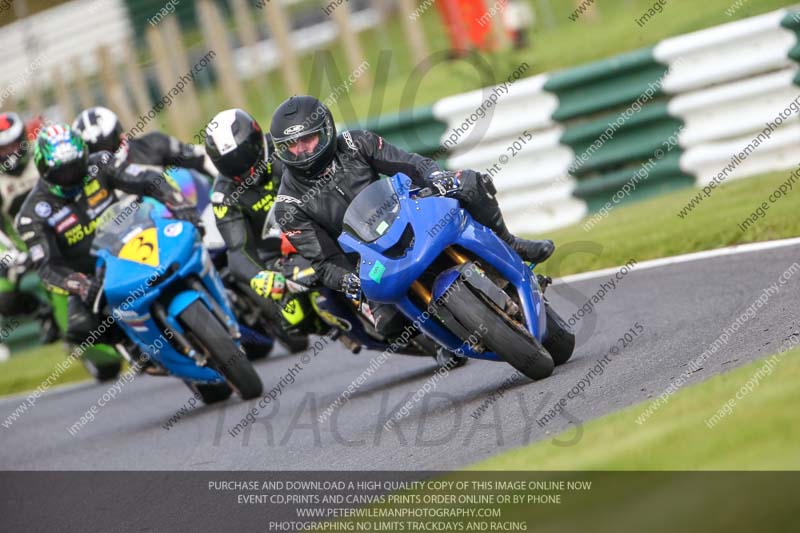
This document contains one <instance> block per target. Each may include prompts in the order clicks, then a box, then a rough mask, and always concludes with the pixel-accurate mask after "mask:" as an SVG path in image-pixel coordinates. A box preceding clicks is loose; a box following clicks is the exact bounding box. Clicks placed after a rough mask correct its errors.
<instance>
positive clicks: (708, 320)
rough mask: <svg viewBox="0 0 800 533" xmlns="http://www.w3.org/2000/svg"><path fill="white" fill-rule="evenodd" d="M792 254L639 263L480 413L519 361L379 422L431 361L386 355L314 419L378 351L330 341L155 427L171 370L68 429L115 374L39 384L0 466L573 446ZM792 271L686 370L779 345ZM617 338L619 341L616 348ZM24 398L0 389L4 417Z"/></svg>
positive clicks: (728, 362) (177, 396)
mask: <svg viewBox="0 0 800 533" xmlns="http://www.w3.org/2000/svg"><path fill="white" fill-rule="evenodd" d="M797 260H800V245H792V246H788V247H783V248H774V249H770V250H762V251H755V252H748V253H742V254H737V255H730V256H723V257H711V258H707V259H702V260H698V261H693V262H689V263H683V264H674V265H667V266H662V267H657V268H650V269H642V270H639V271H637V270H636V268H634V269H633V270H632V271H631V272H630V273H629V274H627V275H626V276H625V277H624V278H623V279H622V280H617V287H616V288H615V289H614V290H611V291H609V292H608V293H607V294H605V297H604V299H603V301H602V302H600V303H599V304H598V305H597V306H596V308H595V309H594V311H593V312H591V313H589V314H587V315H585V316H584V317H583V319H582V320H581V321H580V322H579V323H578V325H577V326H576V329H577V332H578V348H577V349H576V353H575V355H574V357H573V359H572V360H571V361H570V362H569V363H568V364H566V365H564V366H562V367H558V368H557V369H556V371H555V373H554V374H553V376H552V377H550V378H548V379H546V380H543V381H540V382H535V383H534V382H530V381H528V380H521V381H519V382H517V383H515V384H513V385H512V386H511V388H509V389H507V390H506V391H505V393H504V394H503V396H502V397H498V398H497V399H496V401H495V402H494V403H492V404H491V405H490V406H488V407H487V408H486V410H485V412H484V413H483V414H482V415H481V416H477V415H476V416H473V414H474V413H475V410H476V409H478V408H479V407H480V406H481V404H482V403H484V402H486V400H487V399H489V398H490V395H491V393H492V392H493V391H495V390H496V389H497V388H498V387H500V386H501V385H502V384H503V383H504V382H505V381H506V380H507V379H508V378H509V377H510V376H512V375H513V374H514V370H513V369H512V368H511V367H510V366H508V365H506V364H502V363H491V362H482V361H471V362H470V363H469V364H468V365H467V366H465V367H463V368H458V369H455V370H453V371H451V372H450V375H449V376H446V377H444V378H442V379H440V380H439V381H438V383H437V385H436V388H435V390H434V391H433V392H431V393H429V394H427V395H426V396H424V397H423V398H422V399H421V400H420V401H419V402H418V403H416V404H415V405H414V406H413V408H412V409H411V410H410V412H409V414H408V415H407V416H405V417H404V418H402V419H401V421H400V422H399V423H398V424H397V425H396V426H395V427H394V428H392V429H389V430H385V429H384V427H383V426H384V423H385V422H386V420H388V418H389V416H391V415H390V413H392V412H393V411H395V410H398V409H400V408H401V407H402V406H403V404H405V403H406V401H408V400H410V399H411V398H412V396H413V395H414V394H415V393H416V392H417V390H419V389H420V387H422V386H423V385H424V384H425V383H426V380H428V379H429V378H430V377H431V376H432V375H433V372H434V370H435V369H436V367H435V365H434V364H433V361H431V360H428V359H427V358H419V357H408V356H392V357H391V358H390V359H389V360H388V361H387V362H386V363H385V364H384V365H383V366H381V367H380V368H379V369H378V370H377V371H376V372H375V374H374V375H373V376H371V377H370V378H369V379H367V380H366V381H365V382H364V384H363V385H362V386H361V387H360V388H359V389H358V390H357V391H356V392H355V393H354V394H353V396H352V398H351V399H350V401H349V402H347V403H345V404H344V405H343V406H342V407H340V408H339V410H338V411H336V413H335V414H334V415H333V416H332V417H330V418H328V419H327V420H325V421H323V422H319V421H318V420H317V418H318V416H319V415H320V414H321V413H322V412H323V410H324V409H325V408H326V407H327V406H328V405H330V403H331V402H332V401H333V400H334V399H335V398H336V397H338V396H339V395H340V394H341V393H342V392H343V391H344V390H345V389H347V387H348V386H349V385H350V384H351V382H353V380H355V379H356V378H357V377H358V376H359V374H360V373H361V372H362V371H363V369H364V368H366V367H367V366H368V365H369V361H370V358H372V357H374V356H377V355H378V353H376V352H362V353H361V354H359V355H352V354H350V353H349V352H347V351H346V350H344V349H343V348H342V347H341V345H339V344H337V343H332V342H329V343H328V345H327V346H325V347H324V348H323V349H322V351H321V353H320V354H319V355H317V356H316V357H310V358H309V362H308V363H307V364H303V365H302V367H301V370H300V371H299V373H297V375H296V378H295V379H296V381H295V382H294V383H293V384H286V385H285V386H284V387H283V389H282V391H281V394H280V396H278V400H277V401H275V402H270V403H269V404H268V405H267V406H266V407H265V408H264V409H260V410H258V405H257V404H258V400H255V401H251V402H247V403H243V402H241V401H239V400H238V399H234V398H232V399H231V400H229V401H227V402H225V403H224V404H222V405H217V406H210V407H205V406H198V407H196V408H195V409H193V410H192V411H191V412H189V413H188V414H187V415H186V416H184V417H183V418H182V419H180V420H178V421H177V422H176V423H175V424H174V425H173V426H172V427H171V428H170V429H169V430H167V429H165V428H164V427H163V426H164V425H165V424H167V422H168V420H169V419H170V417H172V416H173V415H175V413H176V412H177V411H178V410H179V409H180V408H181V407H182V406H184V405H185V404H186V403H187V401H188V400H189V398H190V392H189V390H188V389H187V388H186V387H185V386H184V385H183V384H182V383H181V382H180V381H177V380H175V379H168V378H155V377H151V376H139V377H137V378H136V379H135V380H134V381H133V382H131V383H127V384H124V386H123V387H122V389H121V392H120V393H119V394H118V396H117V397H116V398H115V399H113V400H112V401H111V402H109V403H108V404H107V405H106V406H105V407H103V408H102V409H100V410H99V411H98V414H97V415H96V419H95V420H94V421H93V422H91V423H88V424H87V425H86V426H85V427H83V428H81V429H80V431H78V432H77V433H76V435H74V436H73V435H72V434H71V433H70V432H69V431H68V429H67V428H68V427H70V426H71V425H72V424H74V423H75V422H76V421H77V420H78V419H79V418H80V416H81V415H82V414H83V413H85V412H86V411H87V410H88V409H89V408H90V407H91V406H92V405H93V404H95V403H96V402H97V401H98V398H100V397H101V396H102V395H103V393H105V392H106V391H107V389H108V388H109V387H110V386H111V385H110V384H104V385H100V384H95V383H87V384H80V385H77V386H71V387H65V388H60V389H56V390H53V391H50V392H48V393H46V394H45V395H44V396H43V397H41V398H40V399H39V400H38V402H37V404H36V405H35V407H33V408H31V409H29V410H28V412H26V413H25V414H24V415H23V416H22V417H21V418H20V419H19V420H17V421H16V422H14V424H13V425H12V426H11V427H10V428H8V429H7V428H5V427H0V435H2V452H0V469H3V470H39V469H47V470H51V469H53V470H72V469H85V470H117V469H120V470H140V469H145V470H147V469H155V470H161V469H164V470H174V469H177V470H183V469H190V470H204V469H208V470H248V469H253V470H305V469H309V470H320V469H323V470H325V469H331V470H348V469H360V470H375V469H381V470H398V469H423V470H425V469H431V470H434V469H435V470H440V469H452V468H459V467H463V466H467V465H469V464H471V463H474V462H476V461H479V460H481V459H484V458H486V457H489V456H492V455H494V454H496V453H498V452H499V451H500V450H503V449H510V448H514V447H518V446H521V445H524V444H527V443H530V442H534V441H539V440H543V439H552V438H553V436H554V435H556V434H557V433H559V432H560V431H562V430H564V429H570V428H571V429H570V432H569V433H567V434H566V436H564V437H561V439H562V442H561V444H560V445H569V444H570V442H571V441H574V440H575V439H577V438H580V435H581V432H582V431H583V430H582V428H576V427H575V425H576V424H577V425H579V426H580V425H581V424H582V422H585V421H588V420H591V419H594V418H597V417H599V416H602V415H604V414H606V413H609V412H612V411H616V410H618V409H621V408H623V407H625V406H628V405H630V404H633V403H637V402H641V401H644V400H647V399H648V398H656V397H657V396H658V395H659V394H661V393H662V392H663V391H664V390H665V389H666V388H667V387H668V386H669V385H670V383H671V382H672V380H673V379H674V378H676V377H678V376H679V375H680V374H681V373H682V372H684V371H685V370H686V368H687V365H688V363H689V362H690V361H692V360H693V359H695V358H697V357H698V356H699V355H700V354H701V353H702V352H703V350H705V349H706V348H707V347H708V345H709V344H710V343H711V342H713V341H714V340H715V339H716V338H717V337H718V335H719V334H720V333H721V332H722V330H723V329H724V328H726V327H728V326H730V325H731V323H732V322H734V321H735V320H736V319H737V317H739V316H740V315H741V314H742V312H743V311H744V310H745V309H747V308H748V307H749V306H750V305H751V304H753V302H754V301H755V300H756V299H757V298H758V297H759V296H760V295H762V294H763V291H764V289H765V288H766V287H768V286H770V285H772V284H775V283H777V281H778V278H779V276H781V274H783V273H784V272H785V271H786V270H787V268H788V267H789V266H790V265H792V263H794V262H795V261H797ZM795 275H796V276H798V275H800V272H798V273H797V274H795ZM612 276H613V275H611V276H603V277H599V278H596V279H587V280H583V281H580V282H575V283H570V284H568V285H556V286H553V287H551V288H550V289H549V290H548V296H549V298H550V300H551V302H552V303H553V305H554V306H555V307H556V309H558V310H559V311H560V312H561V314H562V316H564V317H565V318H568V317H569V316H571V315H572V313H574V312H575V311H576V310H577V309H578V308H579V307H581V306H582V305H583V304H584V302H585V301H586V300H587V299H589V298H590V297H591V296H592V295H594V294H596V293H597V292H598V290H600V286H601V283H607V281H608V279H609V278H610V277H612ZM798 280H800V277H798V278H796V279H791V280H789V281H788V282H787V283H786V284H785V285H782V286H780V290H779V291H778V292H777V294H772V295H770V296H769V300H768V301H767V303H766V305H765V306H764V307H763V308H761V309H760V310H758V312H757V313H756V314H755V316H754V317H753V318H751V319H749V320H747V321H746V322H745V323H744V325H743V326H742V327H741V328H739V329H738V331H737V332H736V333H735V334H734V335H733V336H732V337H731V339H730V340H729V341H728V343H727V345H726V346H725V347H724V348H722V349H721V350H720V351H719V352H717V353H716V354H715V355H714V356H712V357H710V358H709V359H708V360H706V361H705V363H704V364H703V365H702V366H703V368H702V369H700V370H698V371H697V372H695V373H693V374H692V376H691V378H690V382H696V381H701V380H704V379H707V378H708V377H710V376H711V375H713V374H717V373H720V372H724V371H727V370H730V369H732V368H734V367H736V366H740V365H742V364H744V363H746V362H748V361H750V360H753V359H757V358H760V357H764V356H767V355H769V354H771V353H775V352H777V351H778V349H779V347H780V345H781V343H782V342H784V341H785V340H786V339H787V338H789V337H790V336H791V335H798V334H800V316H798V313H797V309H798V307H797V302H798V301H800V288H798V283H797V281H798ZM636 323H638V324H639V325H640V328H637V327H636V326H635V324H636ZM631 328H634V330H636V329H643V332H642V333H641V334H640V335H638V336H637V337H635V338H634V339H633V341H632V342H630V343H629V345H628V346H626V347H624V348H623V347H622V343H621V342H620V341H619V339H620V338H621V337H622V336H623V335H624V334H625V333H626V332H628V331H629V330H630V329H631ZM612 348H613V349H614V350H616V349H617V348H618V349H619V350H618V353H613V354H612ZM609 354H611V355H609ZM607 355H608V356H609V357H608V361H609V362H608V364H607V365H605V371H604V372H603V374H602V375H599V376H597V377H594V378H593V379H591V381H590V383H589V384H588V385H586V386H585V388H584V391H583V393H582V395H580V396H578V397H573V398H571V399H568V400H567V403H566V407H565V413H564V414H562V415H559V416H557V417H556V418H554V419H553V420H551V421H549V422H548V423H546V424H544V427H540V425H539V424H537V422H536V419H537V418H539V417H541V416H543V415H544V413H545V412H547V411H548V410H549V409H550V408H551V407H552V406H553V404H554V403H556V402H558V400H559V399H560V398H562V397H564V396H565V395H566V394H567V392H568V391H570V390H571V389H573V388H574V387H575V386H576V384H578V383H579V382H580V381H581V380H582V379H583V378H585V377H586V375H587V373H588V372H589V370H590V369H592V367H594V366H596V364H597V361H598V360H599V359H601V358H603V357H606V356H607ZM299 361H300V356H289V355H285V354H284V353H280V352H276V353H275V354H273V356H271V357H270V358H269V359H268V360H266V361H262V362H259V363H257V370H258V372H259V373H260V375H261V377H262V379H263V381H264V388H265V392H269V390H270V389H272V388H273V387H274V386H276V384H277V383H278V382H279V381H280V380H281V378H282V377H283V376H284V375H286V373H287V371H288V369H289V368H290V367H292V366H293V365H295V363H298V362H299ZM284 383H286V380H284ZM584 384H585V383H584ZM429 388H430V386H429ZM20 401H21V399H20V397H15V398H9V399H4V400H1V401H0V419H2V420H5V417H6V416H8V414H9V413H11V411H13V410H14V408H16V407H17V406H18V405H19V403H20ZM253 407H255V408H256V409H257V410H258V411H257V412H256V414H254V415H253V416H252V418H254V419H255V423H254V424H251V425H249V426H248V427H247V428H246V429H244V430H243V431H241V432H240V433H239V434H238V435H237V436H235V437H234V436H231V435H230V433H229V430H230V429H231V428H233V426H235V425H236V424H238V423H239V422H240V421H241V420H242V418H243V417H244V416H245V415H246V414H247V412H248V411H249V410H250V409H251V408H253ZM476 418H477V420H476ZM554 445H555V444H554Z"/></svg>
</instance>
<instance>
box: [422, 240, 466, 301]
mask: <svg viewBox="0 0 800 533" xmlns="http://www.w3.org/2000/svg"><path fill="white" fill-rule="evenodd" d="M444 253H446V254H447V257H449V258H450V259H452V260H453V261H454V262H455V263H456V264H457V265H463V264H464V263H466V262H468V261H469V259H468V258H467V257H465V256H464V255H463V254H461V253H459V252H457V251H456V250H454V249H453V248H451V247H447V248H445V250H444ZM411 290H412V291H413V292H414V294H415V295H416V296H417V297H418V298H419V299H420V300H422V301H423V302H424V303H425V304H426V305H427V304H430V303H431V300H433V295H432V294H431V291H429V290H428V289H427V287H425V286H424V285H423V284H422V283H420V282H419V280H417V281H415V282H414V283H412V284H411Z"/></svg>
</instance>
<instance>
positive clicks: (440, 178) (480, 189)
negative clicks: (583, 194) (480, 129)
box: [270, 96, 554, 338]
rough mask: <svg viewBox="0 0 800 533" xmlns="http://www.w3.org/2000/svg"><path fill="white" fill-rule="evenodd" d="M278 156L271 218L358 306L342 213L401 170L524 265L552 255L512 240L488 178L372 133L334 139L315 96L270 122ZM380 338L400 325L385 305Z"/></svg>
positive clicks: (543, 245) (544, 246)
mask: <svg viewBox="0 0 800 533" xmlns="http://www.w3.org/2000/svg"><path fill="white" fill-rule="evenodd" d="M270 133H271V135H272V139H273V142H274V143H275V155H276V156H277V157H278V158H279V159H280V160H281V161H283V164H284V165H285V170H284V173H283V179H282V183H281V187H280V190H279V192H278V198H277V203H276V207H275V209H276V212H275V216H276V218H277V220H278V223H279V224H280V226H281V229H283V231H284V232H285V233H286V235H287V237H288V239H289V241H290V242H291V243H292V244H293V245H294V247H295V248H296V249H297V250H298V252H299V253H300V254H302V255H303V256H305V257H306V258H308V259H309V260H310V261H311V264H312V266H313V267H314V269H315V270H316V271H317V273H318V275H319V276H320V278H321V280H322V282H323V283H324V284H325V285H326V286H327V287H330V288H331V289H335V290H338V291H341V292H343V293H345V295H347V296H348V297H349V298H352V299H354V300H357V299H359V298H360V295H361V282H360V279H359V277H358V275H357V274H355V273H354V268H353V265H352V264H351V263H350V262H349V261H348V259H347V258H346V257H345V255H344V253H343V251H342V250H341V248H339V246H338V244H337V238H338V236H339V234H340V233H341V230H342V220H343V218H344V214H345V211H346V209H347V207H348V205H349V204H350V202H351V201H352V200H353V198H355V196H356V195H357V194H358V193H359V192H360V191H361V190H363V189H364V188H365V187H366V186H367V185H369V184H370V183H372V182H374V181H376V180H378V179H379V174H385V175H388V176H391V175H394V174H395V173H398V172H402V173H404V174H406V175H408V176H409V177H410V178H411V179H412V181H413V183H414V185H416V186H418V187H428V186H431V187H433V188H435V190H437V191H438V192H439V194H441V195H445V196H451V197H453V198H456V199H458V200H459V201H460V202H461V204H462V205H463V206H464V207H465V208H466V209H467V211H468V212H469V213H470V214H471V215H472V216H473V217H474V218H475V220H476V221H478V222H479V223H481V224H483V225H485V226H487V227H489V228H491V229H492V230H494V231H495V233H497V235H498V236H499V237H500V238H501V239H503V240H504V241H505V242H506V243H508V244H509V245H510V246H511V247H512V248H513V249H514V250H515V251H516V252H517V253H518V254H519V255H520V256H521V257H522V259H523V260H526V261H530V262H535V263H540V262H542V261H544V260H545V259H547V258H548V257H550V255H551V254H552V253H553V250H554V246H553V243H552V241H530V240H525V239H521V238H519V237H516V236H514V235H512V234H511V232H510V231H509V230H508V228H507V227H506V225H505V222H504V220H503V215H502V213H501V212H500V207H499V205H498V203H497V199H496V198H495V194H496V192H497V191H496V190H495V188H494V185H493V183H492V181H491V179H490V178H489V177H488V176H485V175H483V174H480V173H478V172H475V171H472V170H461V171H458V172H443V171H441V170H440V169H439V167H438V165H437V164H436V163H435V162H434V161H433V160H431V159H428V158H426V157H423V156H420V155H418V154H413V153H408V152H405V151H403V150H400V149H399V148H397V147H395V146H393V145H391V144H389V143H388V142H386V141H385V140H384V139H383V138H382V137H380V136H379V135H377V134H375V133H373V132H370V131H360V130H357V131H346V132H343V133H342V134H340V135H337V132H336V127H335V125H334V122H333V116H332V115H331V112H330V110H328V108H327V107H326V106H325V105H324V104H323V103H322V102H320V101H319V100H318V99H316V98H314V97H312V96H293V97H291V98H289V99H288V100H286V101H285V102H283V103H282V104H281V105H280V106H279V107H278V109H277V110H276V111H275V114H274V115H273V118H272V124H271V126H270ZM370 308H371V311H372V314H373V317H374V322H375V328H376V330H378V332H379V333H380V334H381V335H383V336H385V337H387V338H391V337H393V336H396V335H397V334H399V333H400V330H401V329H402V328H403V325H404V324H405V320H404V318H403V316H402V315H401V314H400V313H399V312H398V311H397V310H396V309H395V308H394V306H389V305H374V304H370Z"/></svg>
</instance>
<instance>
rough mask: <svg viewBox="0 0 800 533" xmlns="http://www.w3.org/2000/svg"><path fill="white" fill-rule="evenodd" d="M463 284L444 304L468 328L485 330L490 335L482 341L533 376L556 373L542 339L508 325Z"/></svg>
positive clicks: (495, 311)
mask: <svg viewBox="0 0 800 533" xmlns="http://www.w3.org/2000/svg"><path fill="white" fill-rule="evenodd" d="M460 285H461V286H460V287H459V288H456V289H451V291H452V292H451V293H450V294H449V296H448V297H447V301H446V303H445V307H446V308H447V310H448V311H450V312H451V313H452V314H453V316H454V317H455V319H456V320H458V322H459V323H460V324H461V325H462V326H463V327H464V328H465V329H466V330H467V331H469V332H475V331H483V330H484V329H486V330H487V334H485V335H484V336H483V337H481V339H480V342H482V343H483V344H484V345H485V346H486V347H487V348H488V349H489V350H491V351H493V352H494V353H496V354H497V355H498V356H500V358H501V359H503V361H505V362H506V363H508V364H510V365H511V366H513V367H514V368H516V369H517V370H519V371H520V372H521V373H522V374H523V375H525V376H527V377H528V378H530V379H533V380H537V379H544V378H546V377H548V376H549V375H550V374H552V373H553V368H554V366H555V364H554V363H553V358H552V357H551V356H550V354H549V353H547V350H546V349H545V348H544V346H542V345H541V343H539V341H537V340H536V339H535V338H534V337H533V336H532V335H531V334H530V333H529V332H527V331H521V329H520V327H516V326H514V325H512V324H509V323H508V322H507V321H506V320H505V319H504V318H503V317H502V316H501V315H500V314H499V313H500V311H499V310H498V309H495V308H494V307H493V306H491V305H490V304H489V303H488V302H484V301H483V300H482V299H481V298H480V297H479V296H478V295H477V294H475V293H473V292H472V290H470V289H469V287H468V286H466V284H460ZM462 340H463V339H462Z"/></svg>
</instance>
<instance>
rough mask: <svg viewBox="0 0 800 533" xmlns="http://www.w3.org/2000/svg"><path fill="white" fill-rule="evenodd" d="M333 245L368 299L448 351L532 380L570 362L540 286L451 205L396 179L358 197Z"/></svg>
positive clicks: (569, 341) (565, 339) (561, 326)
mask: <svg viewBox="0 0 800 533" xmlns="http://www.w3.org/2000/svg"><path fill="white" fill-rule="evenodd" d="M339 244H340V245H341V247H342V248H343V249H344V251H345V252H346V253H348V254H357V255H358V258H359V259H358V268H359V276H360V278H361V286H362V290H363V294H364V296H365V297H366V298H367V299H368V300H370V301H373V302H380V303H387V304H393V305H395V306H396V307H397V308H398V309H399V310H400V311H401V312H402V313H403V314H404V315H405V317H406V318H408V320H409V321H412V322H413V323H414V324H415V325H417V326H418V328H419V329H420V330H421V331H422V333H424V334H425V336H427V337H428V338H430V339H433V340H434V341H435V342H436V344H438V345H439V346H440V347H443V348H444V349H446V350H447V351H449V352H453V353H457V354H459V355H463V356H466V357H470V358H477V359H485V360H492V361H505V362H507V363H509V364H510V365H511V366H513V367H514V368H516V369H517V370H518V371H519V372H521V373H522V374H524V375H525V376H527V377H529V378H531V379H543V378H546V377H548V376H549V375H550V374H551V373H552V372H553V369H554V366H555V365H558V364H563V363H565V362H566V361H567V360H568V359H569V358H570V357H571V356H572V352H573V350H574V346H575V336H574V334H573V333H572V332H571V331H570V329H569V327H568V326H567V324H566V323H565V322H564V321H563V320H562V319H561V318H560V317H559V316H558V314H557V313H556V312H555V311H554V310H552V308H551V307H550V306H549V305H548V303H547V301H546V300H545V299H544V295H543V290H542V286H541V285H544V286H545V287H546V283H547V279H546V278H543V277H537V276H535V275H534V274H533V271H532V269H533V266H534V265H530V266H529V265H527V264H526V263H524V262H523V261H522V259H521V258H520V257H519V256H518V255H517V254H516V253H515V252H514V251H513V250H512V249H511V248H510V247H509V246H508V245H506V243H504V242H503V241H502V240H501V239H500V238H499V237H497V235H495V233H494V232H493V231H491V230H490V229H489V228H486V227H485V226H482V225H481V224H478V223H477V222H476V221H475V220H474V219H473V218H472V217H471V216H470V215H469V213H467V212H466V210H464V209H462V208H461V207H460V206H459V204H458V201H457V200H455V199H451V198H446V197H440V196H434V191H432V190H431V189H429V188H424V189H418V188H417V189H415V188H412V182H411V180H410V178H408V176H406V175H404V174H396V175H395V176H393V177H391V178H388V179H382V180H379V181H376V182H375V183H372V184H371V185H369V186H368V187H366V188H365V189H364V190H362V191H361V193H359V195H358V196H357V197H356V198H355V199H354V200H353V201H352V203H351V204H350V206H349V208H348V209H347V212H346V214H345V217H344V221H343V232H342V234H341V235H340V236H339ZM540 282H541V285H540Z"/></svg>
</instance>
